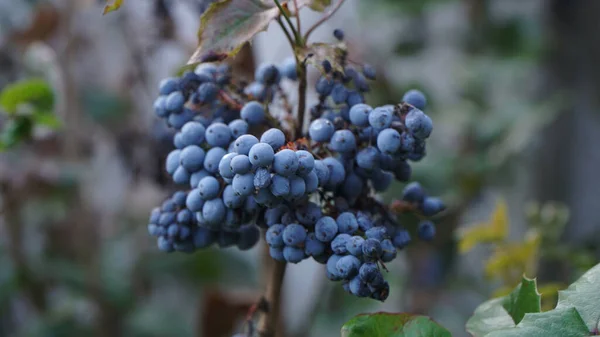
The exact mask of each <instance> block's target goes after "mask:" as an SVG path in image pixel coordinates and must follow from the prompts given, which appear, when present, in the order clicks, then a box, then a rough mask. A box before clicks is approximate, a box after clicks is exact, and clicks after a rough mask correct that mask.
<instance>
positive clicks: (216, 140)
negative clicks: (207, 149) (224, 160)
mask: <svg viewBox="0 0 600 337" xmlns="http://www.w3.org/2000/svg"><path fill="white" fill-rule="evenodd" d="M205 137H206V142H207V143H208V145H210V146H218V147H226V146H227V145H229V142H230V141H231V130H230V129H229V127H228V126H227V125H225V124H223V123H213V124H211V125H210V126H209V127H208V128H207V129H206V134H205Z"/></svg>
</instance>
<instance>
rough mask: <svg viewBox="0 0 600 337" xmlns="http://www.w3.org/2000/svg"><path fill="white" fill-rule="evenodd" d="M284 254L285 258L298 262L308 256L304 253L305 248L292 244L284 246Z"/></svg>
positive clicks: (288, 260) (291, 261)
mask: <svg viewBox="0 0 600 337" xmlns="http://www.w3.org/2000/svg"><path fill="white" fill-rule="evenodd" d="M283 256H284V258H285V260H286V261H287V262H290V263H298V262H300V261H302V260H304V258H305V257H306V255H304V249H301V248H297V247H290V246H285V247H284V248H283Z"/></svg>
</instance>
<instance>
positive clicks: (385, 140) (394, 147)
mask: <svg viewBox="0 0 600 337" xmlns="http://www.w3.org/2000/svg"><path fill="white" fill-rule="evenodd" d="M400 145H402V142H401V140H400V133H398V131H396V130H394V129H384V130H382V131H381V132H380V133H379V135H378V136H377V148H378V149H379V151H381V152H382V153H385V154H394V153H396V152H398V149H400Z"/></svg>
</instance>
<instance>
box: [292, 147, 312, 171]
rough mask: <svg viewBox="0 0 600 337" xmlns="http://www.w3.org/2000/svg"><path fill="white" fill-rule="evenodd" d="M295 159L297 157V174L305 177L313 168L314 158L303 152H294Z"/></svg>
mask: <svg viewBox="0 0 600 337" xmlns="http://www.w3.org/2000/svg"><path fill="white" fill-rule="evenodd" d="M296 157H298V171H297V174H298V175H300V176H306V175H307V174H308V173H310V172H311V171H312V170H313V168H314V167H315V157H313V155H312V154H311V153H310V152H308V151H304V150H299V151H296Z"/></svg>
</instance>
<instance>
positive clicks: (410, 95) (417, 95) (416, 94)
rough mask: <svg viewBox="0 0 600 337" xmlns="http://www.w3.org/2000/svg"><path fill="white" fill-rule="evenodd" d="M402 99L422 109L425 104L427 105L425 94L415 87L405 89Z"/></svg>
mask: <svg viewBox="0 0 600 337" xmlns="http://www.w3.org/2000/svg"><path fill="white" fill-rule="evenodd" d="M402 101H403V102H404V103H408V104H410V105H412V106H414V107H415V108H417V109H419V110H424V109H425V106H426V105H427V98H426V97H425V95H424V94H423V93H422V92H421V91H419V90H416V89H412V90H409V91H407V92H406V93H405V94H404V96H402Z"/></svg>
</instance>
